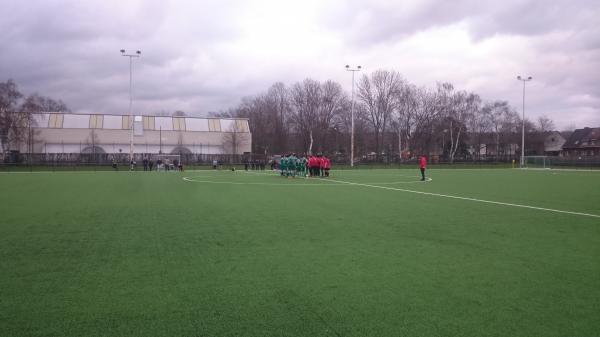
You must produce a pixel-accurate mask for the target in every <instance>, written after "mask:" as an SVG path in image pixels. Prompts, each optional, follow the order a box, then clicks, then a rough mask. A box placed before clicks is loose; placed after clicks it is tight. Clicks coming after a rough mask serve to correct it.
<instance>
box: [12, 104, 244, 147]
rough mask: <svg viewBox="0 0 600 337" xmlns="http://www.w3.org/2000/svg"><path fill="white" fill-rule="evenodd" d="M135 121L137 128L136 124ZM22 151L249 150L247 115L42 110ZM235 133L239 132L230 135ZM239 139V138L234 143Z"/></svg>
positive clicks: (34, 119)
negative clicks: (229, 116)
mask: <svg viewBox="0 0 600 337" xmlns="http://www.w3.org/2000/svg"><path fill="white" fill-rule="evenodd" d="M132 127H133V129H132ZM31 129H32V130H33V132H31V135H32V136H31V138H32V139H31V140H30V141H28V142H27V144H22V145H21V147H22V148H20V149H15V150H19V152H21V153H34V154H44V153H45V154H54V153H107V154H111V153H115V154H116V153H123V154H124V153H127V154H129V150H130V137H131V132H132V131H133V144H134V146H133V152H134V153H135V154H159V153H162V154H243V153H244V152H250V151H251V145H252V137H251V134H250V130H249V127H248V120H247V119H243V118H234V119H228V118H196V117H187V116H135V117H133V120H132V118H131V117H129V116H123V115H108V114H74V113H38V114H34V115H33V122H32V125H31ZM232 134H235V136H234V137H232ZM233 143H235V144H233Z"/></svg>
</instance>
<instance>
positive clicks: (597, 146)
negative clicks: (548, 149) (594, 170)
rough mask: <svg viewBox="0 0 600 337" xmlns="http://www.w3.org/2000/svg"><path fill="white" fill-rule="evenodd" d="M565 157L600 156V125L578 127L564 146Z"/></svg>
mask: <svg viewBox="0 0 600 337" xmlns="http://www.w3.org/2000/svg"><path fill="white" fill-rule="evenodd" d="M562 155H563V156H564V157H594V156H600V127H596V128H583V129H577V130H575V131H574V132H573V134H571V136H570V137H569V139H567V141H566V142H565V144H564V145H563V147H562Z"/></svg>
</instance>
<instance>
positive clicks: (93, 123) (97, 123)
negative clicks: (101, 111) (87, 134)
mask: <svg viewBox="0 0 600 337" xmlns="http://www.w3.org/2000/svg"><path fill="white" fill-rule="evenodd" d="M103 122H104V116H103V115H91V116H90V129H102V124H104V123H103Z"/></svg>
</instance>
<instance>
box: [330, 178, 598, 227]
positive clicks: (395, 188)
mask: <svg viewBox="0 0 600 337" xmlns="http://www.w3.org/2000/svg"><path fill="white" fill-rule="evenodd" d="M329 181H333V182H336V183H339V184H346V185H355V186H363V187H371V188H379V189H382V190H390V191H399V192H407V193H415V194H421V195H429V196H434V197H442V198H450V199H458V200H466V201H474V202H480V203H485V204H493V205H502V206H510V207H519V208H527V209H534V210H538V211H546V212H554V213H562V214H571V215H580V216H587V217H591V218H600V215H598V214H591V213H582V212H573V211H563V210H560V209H553V208H545V207H537V206H529V205H522V204H513V203H510V202H502V201H493V200H484V199H476V198H469V197H461V196H457V195H449V194H441V193H432V192H423V191H415V190H409V189H405V188H397V187H388V186H377V185H369V184H361V183H353V182H350V181H342V180H335V179H329Z"/></svg>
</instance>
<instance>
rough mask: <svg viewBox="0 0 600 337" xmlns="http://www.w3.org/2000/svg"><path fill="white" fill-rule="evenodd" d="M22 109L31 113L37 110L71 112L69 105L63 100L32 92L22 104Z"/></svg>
mask: <svg viewBox="0 0 600 337" xmlns="http://www.w3.org/2000/svg"><path fill="white" fill-rule="evenodd" d="M21 110H22V111H25V112H30V113H36V112H71V110H69V108H68V107H67V105H66V104H65V103H64V102H63V101H61V100H58V101H56V100H54V99H52V98H50V97H45V96H41V95H38V94H37V93H34V94H31V95H29V96H27V98H25V100H24V102H23V104H22V105H21Z"/></svg>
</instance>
